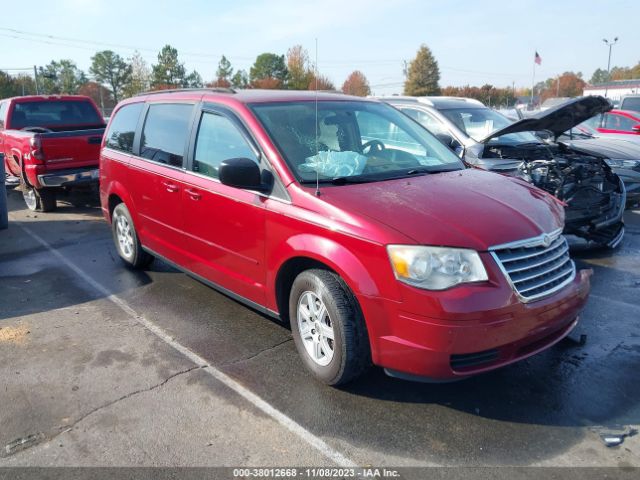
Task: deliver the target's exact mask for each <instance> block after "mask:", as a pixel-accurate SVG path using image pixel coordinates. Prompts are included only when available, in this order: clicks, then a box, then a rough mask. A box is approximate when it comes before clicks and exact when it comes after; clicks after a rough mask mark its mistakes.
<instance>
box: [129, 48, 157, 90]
mask: <svg viewBox="0 0 640 480" xmlns="http://www.w3.org/2000/svg"><path fill="white" fill-rule="evenodd" d="M129 64H130V65H131V75H130V76H129V81H128V82H127V83H126V84H125V85H124V87H123V89H122V94H123V96H124V97H133V96H134V95H138V94H139V93H142V92H146V91H147V90H149V88H151V71H150V70H149V66H148V65H147V62H145V60H144V58H142V55H140V53H139V52H135V53H134V54H133V56H132V57H131V58H130V59H129Z"/></svg>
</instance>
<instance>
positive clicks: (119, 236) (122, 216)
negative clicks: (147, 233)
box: [111, 203, 153, 268]
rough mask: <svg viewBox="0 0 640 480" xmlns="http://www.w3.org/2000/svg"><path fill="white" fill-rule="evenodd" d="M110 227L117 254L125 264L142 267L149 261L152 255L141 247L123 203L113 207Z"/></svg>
mask: <svg viewBox="0 0 640 480" xmlns="http://www.w3.org/2000/svg"><path fill="white" fill-rule="evenodd" d="M111 229H112V231H113V241H114V243H115V245H116V250H117V251H118V255H119V256H120V258H121V259H122V261H123V262H124V263H125V264H126V265H127V266H129V267H132V268H143V267H146V266H147V265H149V264H150V263H151V261H152V260H153V257H152V256H151V255H150V254H148V253H147V252H145V251H144V250H143V249H142V245H141V244H140V239H139V238H138V234H137V232H136V229H135V227H134V226H133V220H132V219H131V214H130V213H129V210H128V209H127V207H126V205H125V204H124V203H120V204H118V205H116V208H114V209H113V213H112V214H111Z"/></svg>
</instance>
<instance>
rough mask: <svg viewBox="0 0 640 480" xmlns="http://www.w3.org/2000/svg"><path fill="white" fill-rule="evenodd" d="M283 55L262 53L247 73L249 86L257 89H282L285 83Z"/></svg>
mask: <svg viewBox="0 0 640 480" xmlns="http://www.w3.org/2000/svg"><path fill="white" fill-rule="evenodd" d="M287 73H288V72H287V65H286V63H285V59H284V55H276V54H275V53H262V54H260V55H258V57H257V58H256V61H255V63H254V64H253V66H252V67H251V70H250V71H249V78H250V80H251V84H252V85H254V86H256V87H258V88H282V87H284V86H285V85H286V81H287Z"/></svg>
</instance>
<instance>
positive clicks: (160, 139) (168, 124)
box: [140, 103, 193, 167]
mask: <svg viewBox="0 0 640 480" xmlns="http://www.w3.org/2000/svg"><path fill="white" fill-rule="evenodd" d="M192 110H193V105H189V104H185V103H175V104H162V103H159V104H152V105H150V106H149V111H148V112H147V118H146V120H145V122H144V127H143V129H142V140H141V143H140V156H141V157H143V158H146V159H149V160H153V161H154V162H159V163H164V164H167V165H171V166H172V167H182V159H183V157H184V150H185V146H186V142H187V136H188V133H189V122H190V120H191V112H192Z"/></svg>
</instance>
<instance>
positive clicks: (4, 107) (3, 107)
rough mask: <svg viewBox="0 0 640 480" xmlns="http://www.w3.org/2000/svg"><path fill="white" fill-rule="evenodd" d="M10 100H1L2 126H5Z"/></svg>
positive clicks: (0, 126) (0, 124)
mask: <svg viewBox="0 0 640 480" xmlns="http://www.w3.org/2000/svg"><path fill="white" fill-rule="evenodd" d="M8 105H9V102H0V128H4V116H5V115H6V114H7V106H8Z"/></svg>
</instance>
